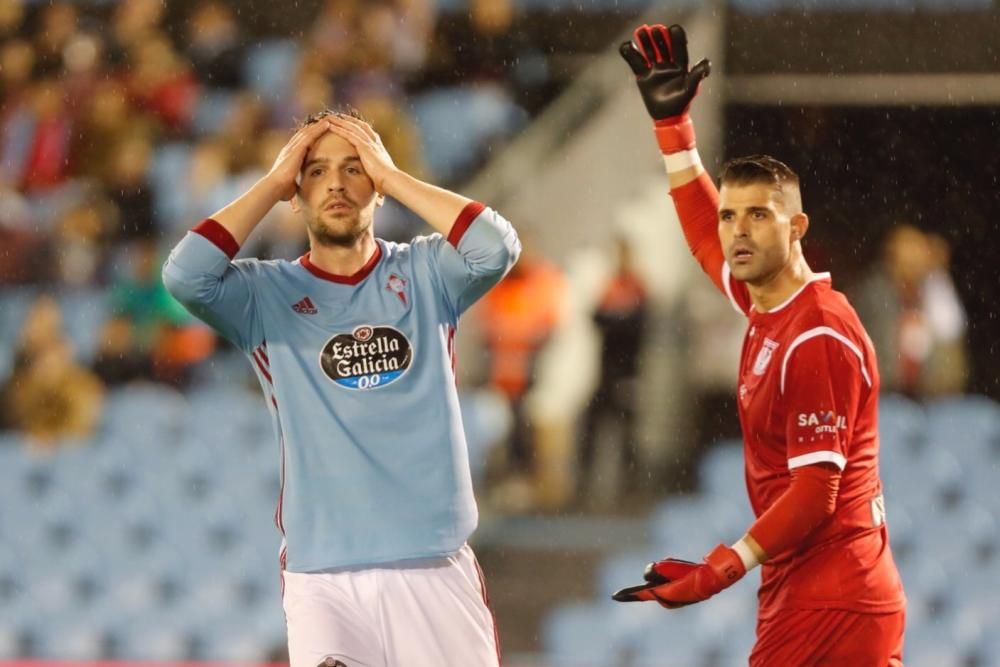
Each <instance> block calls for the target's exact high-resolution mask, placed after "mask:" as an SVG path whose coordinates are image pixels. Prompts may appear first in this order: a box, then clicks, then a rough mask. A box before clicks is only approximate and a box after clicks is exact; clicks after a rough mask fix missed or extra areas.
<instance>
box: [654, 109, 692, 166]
mask: <svg viewBox="0 0 1000 667" xmlns="http://www.w3.org/2000/svg"><path fill="white" fill-rule="evenodd" d="M653 132H654V133H655V134H656V143H658V144H659V145H660V152H662V153H663V154H664V155H670V154H671V153H678V152H680V151H686V150H691V149H692V148H694V144H695V142H694V124H693V123H692V122H691V117H690V116H688V114H687V112H684V113H683V114H681V115H680V116H673V117H671V118H664V119H663V120H658V121H656V122H655V123H653Z"/></svg>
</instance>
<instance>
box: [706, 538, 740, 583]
mask: <svg viewBox="0 0 1000 667" xmlns="http://www.w3.org/2000/svg"><path fill="white" fill-rule="evenodd" d="M705 562H706V563H707V564H708V566H709V567H710V568H712V572H714V573H715V576H716V577H718V578H719V583H720V584H722V588H729V587H730V586H732V585H733V584H735V583H736V582H737V581H739V580H740V579H742V578H743V576H744V575H745V574H746V573H747V569H746V567H745V566H744V565H743V559H742V558H740V555H739V554H738V553H736V551H735V550H733V549H731V548H730V547H727V546H726V545H725V544H720V545H719V546H717V547H715V548H714V549H712V551H711V552H709V554H708V555H707V556H705ZM720 590H721V589H720Z"/></svg>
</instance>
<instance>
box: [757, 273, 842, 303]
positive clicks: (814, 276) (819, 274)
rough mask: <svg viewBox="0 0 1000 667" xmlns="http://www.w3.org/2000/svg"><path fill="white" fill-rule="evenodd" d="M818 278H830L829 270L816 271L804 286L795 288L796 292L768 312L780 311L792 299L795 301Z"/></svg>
mask: <svg viewBox="0 0 1000 667" xmlns="http://www.w3.org/2000/svg"><path fill="white" fill-rule="evenodd" d="M817 280H830V273H829V272H828V271H824V272H823V273H814V274H813V276H812V278H810V279H809V280H807V281H806V282H805V284H804V285H802V287H800V288H798V289H797V290H795V293H794V294H792V295H791V296H790V297H788V298H787V299H785V300H784V301H782V302H781V303H779V304H778V305H777V306H775V307H774V308H772V309H770V310H769V311H767V312H768V313H776V312H778V311H779V310H781V309H782V308H784V307H785V306H787V305H788V304H790V303H791V302H792V301H795V297H797V296H798V295H799V294H802V290H804V289H805V288H806V287H808V286H809V284H810V283H814V282H816V281H817Z"/></svg>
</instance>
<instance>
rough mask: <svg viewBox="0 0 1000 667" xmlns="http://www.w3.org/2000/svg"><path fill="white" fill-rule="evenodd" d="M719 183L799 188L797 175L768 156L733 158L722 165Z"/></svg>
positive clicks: (779, 161)
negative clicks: (763, 184) (792, 186)
mask: <svg viewBox="0 0 1000 667" xmlns="http://www.w3.org/2000/svg"><path fill="white" fill-rule="evenodd" d="M719 182H720V183H723V184H729V185H753V184H755V183H766V184H769V185H776V186H778V187H779V188H780V187H781V186H783V185H785V184H791V185H794V186H795V187H799V175H798V174H796V173H795V172H794V171H793V170H792V168H791V167H789V166H788V165H787V164H785V163H784V162H782V161H781V160H778V159H776V158H773V157H771V156H770V155H748V156H746V157H738V158H733V159H732V160H728V161H727V162H726V163H725V164H723V165H722V171H721V175H720V176H719Z"/></svg>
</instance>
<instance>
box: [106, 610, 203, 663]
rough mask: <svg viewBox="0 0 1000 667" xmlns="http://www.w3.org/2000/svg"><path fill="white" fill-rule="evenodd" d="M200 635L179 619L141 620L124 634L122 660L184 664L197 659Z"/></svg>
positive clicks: (118, 655) (140, 618) (120, 654)
mask: <svg viewBox="0 0 1000 667" xmlns="http://www.w3.org/2000/svg"><path fill="white" fill-rule="evenodd" d="M197 651H198V642H197V638H196V636H195V635H194V634H193V633H192V632H191V631H190V630H189V629H187V628H186V627H183V623H182V622H181V621H179V620H177V619H161V618H152V617H138V618H137V622H136V623H134V624H132V625H131V626H129V627H128V628H127V629H126V630H125V631H123V632H122V633H121V638H120V640H119V645H118V650H117V651H116V653H117V656H116V657H119V658H124V659H132V660H149V661H156V662H181V661H185V660H188V659H191V658H194V657H197Z"/></svg>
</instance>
